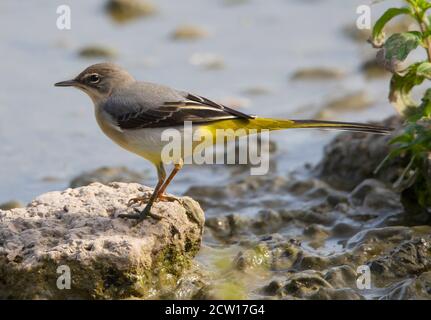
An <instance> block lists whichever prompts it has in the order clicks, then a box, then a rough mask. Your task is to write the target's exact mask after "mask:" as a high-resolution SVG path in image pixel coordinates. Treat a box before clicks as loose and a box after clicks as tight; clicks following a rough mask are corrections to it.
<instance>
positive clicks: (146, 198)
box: [127, 195, 151, 207]
mask: <svg viewBox="0 0 431 320" xmlns="http://www.w3.org/2000/svg"><path fill="white" fill-rule="evenodd" d="M150 198H151V196H150V195H144V196H142V197H136V198H132V199H130V200H129V201H128V202H127V206H128V207H130V206H133V205H134V204H137V203H138V204H139V205H143V204H144V203H147V202H148V201H150Z"/></svg>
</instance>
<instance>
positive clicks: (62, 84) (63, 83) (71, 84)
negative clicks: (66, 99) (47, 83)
mask: <svg viewBox="0 0 431 320" xmlns="http://www.w3.org/2000/svg"><path fill="white" fill-rule="evenodd" d="M77 83H78V82H77V81H76V80H66V81H60V82H57V83H56V84H54V86H56V87H74V86H76V85H77Z"/></svg>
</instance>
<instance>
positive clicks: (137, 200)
mask: <svg viewBox="0 0 431 320" xmlns="http://www.w3.org/2000/svg"><path fill="white" fill-rule="evenodd" d="M150 198H151V196H150V195H144V196H142V197H136V198H132V199H130V200H129V201H128V202H127V206H128V207H131V206H133V205H135V204H139V205H143V204H146V203H148V201H150ZM159 201H161V202H174V201H178V202H179V201H180V200H179V199H178V198H176V197H174V196H168V195H166V194H161V195H159V196H158V197H157V198H156V199H155V200H154V202H159Z"/></svg>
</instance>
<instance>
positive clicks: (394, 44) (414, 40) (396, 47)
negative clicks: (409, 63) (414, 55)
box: [384, 31, 422, 61]
mask: <svg viewBox="0 0 431 320" xmlns="http://www.w3.org/2000/svg"><path fill="white" fill-rule="evenodd" d="M421 40H422V34H421V33H420V32H418V31H410V32H403V33H395V34H393V35H391V36H390V37H389V38H388V40H386V42H385V45H384V48H385V59H386V60H389V61H391V60H393V59H395V60H397V61H404V60H405V59H406V58H407V56H408V55H409V53H410V52H411V51H413V50H414V49H416V48H417V47H418V45H419V44H420V43H421Z"/></svg>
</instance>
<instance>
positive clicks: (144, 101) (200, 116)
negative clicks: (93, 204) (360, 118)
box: [54, 62, 392, 221]
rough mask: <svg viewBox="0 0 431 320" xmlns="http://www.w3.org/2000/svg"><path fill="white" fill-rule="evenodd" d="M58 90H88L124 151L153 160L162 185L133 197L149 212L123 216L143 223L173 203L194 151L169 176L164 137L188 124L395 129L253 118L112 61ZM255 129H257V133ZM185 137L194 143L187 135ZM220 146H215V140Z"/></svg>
mask: <svg viewBox="0 0 431 320" xmlns="http://www.w3.org/2000/svg"><path fill="white" fill-rule="evenodd" d="M54 85H55V86H56V87H75V88H77V89H79V90H81V91H83V92H85V93H86V94H87V95H88V96H89V97H90V98H91V100H92V102H93V104H94V113H95V118H96V121H97V123H98V125H99V127H100V128H101V130H102V131H103V133H104V134H106V135H107V136H108V137H109V138H110V139H111V140H113V141H114V142H115V143H117V144H118V145H119V146H120V147H122V148H124V149H126V150H128V151H130V152H132V153H135V154H137V155H138V156H141V157H143V158H145V159H146V160H148V161H150V162H151V163H152V164H154V166H155V167H156V170H157V176H158V182H157V185H156V186H155V188H154V191H153V192H152V194H151V196H149V197H148V196H142V197H136V198H132V199H130V200H129V201H128V205H129V206H132V205H134V204H141V205H144V204H145V207H144V209H143V210H138V209H136V212H135V213H134V214H121V215H119V217H120V218H128V219H136V220H138V221H143V220H144V219H146V218H148V217H153V218H155V215H153V214H152V213H151V208H152V206H153V204H154V202H156V201H171V200H173V198H172V197H169V196H167V195H166V194H165V191H166V188H167V187H168V185H169V184H170V183H171V181H172V180H173V178H174V177H175V175H176V174H177V173H178V172H179V171H180V170H181V168H182V166H183V163H184V158H186V157H188V156H190V155H191V154H190V153H193V152H194V150H193V149H194V147H193V148H192V150H189V151H188V154H187V153H186V152H182V153H181V155H180V156H179V159H177V160H176V161H175V163H174V167H173V170H172V172H171V173H170V174H169V176H167V174H166V170H165V163H164V161H163V159H162V149H163V147H164V145H165V144H166V142H163V141H162V138H161V137H162V133H163V131H164V130H166V129H168V128H178V130H181V128H182V127H183V126H184V123H185V122H191V123H192V125H193V126H194V127H197V128H201V129H204V130H207V131H209V132H214V131H215V130H217V129H228V128H232V129H245V130H246V131H245V132H246V135H247V134H249V133H250V134H251V132H255V131H256V130H258V131H259V130H269V131H273V130H282V129H296V128H315V129H338V130H348V131H358V132H366V133H374V134H389V133H390V132H391V130H392V129H391V128H386V127H383V126H378V125H372V124H362V123H354V122H336V121H320V120H290V119H272V118H264V117H258V116H255V115H249V114H246V113H243V112H241V111H238V110H235V109H232V108H229V107H227V106H226V105H223V104H220V103H217V102H214V101H213V100H210V99H208V98H206V97H204V96H201V95H197V94H193V93H190V92H187V91H180V90H176V89H173V88H170V87H167V86H164V85H160V84H155V83H151V82H142V81H137V80H135V78H134V77H133V76H132V75H131V74H130V73H129V72H127V71H126V70H124V69H123V68H121V67H120V66H118V65H116V64H113V63H111V62H102V63H98V64H94V65H91V66H89V67H87V68H86V69H85V70H84V71H82V72H81V73H79V74H78V76H76V77H75V78H73V79H71V80H66V81H61V82H57V83H55V84H54ZM253 130H255V131H253ZM183 139H191V137H190V136H185V135H184V136H183ZM209 143H210V144H211V143H214V142H209Z"/></svg>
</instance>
